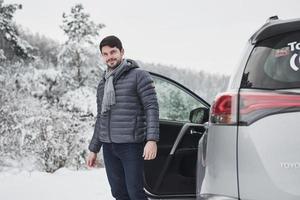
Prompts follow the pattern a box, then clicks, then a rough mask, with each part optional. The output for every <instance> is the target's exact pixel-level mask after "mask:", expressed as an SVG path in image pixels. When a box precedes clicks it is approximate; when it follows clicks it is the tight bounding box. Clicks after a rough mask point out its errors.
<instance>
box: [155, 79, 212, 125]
mask: <svg viewBox="0 0 300 200" xmlns="http://www.w3.org/2000/svg"><path fill="white" fill-rule="evenodd" d="M153 80H154V84H155V89H156V93H157V98H158V104H159V116H160V119H162V120H170V121H182V122H189V115H190V111H192V110H193V109H195V108H199V107H207V106H205V105H204V104H203V103H201V102H200V101H199V100H198V99H196V98H195V97H194V96H193V95H192V94H189V93H188V92H187V91H185V90H184V89H183V88H179V87H178V86H177V85H175V84H173V83H172V82H169V81H167V80H165V79H162V78H160V77H156V76H155V77H153Z"/></svg>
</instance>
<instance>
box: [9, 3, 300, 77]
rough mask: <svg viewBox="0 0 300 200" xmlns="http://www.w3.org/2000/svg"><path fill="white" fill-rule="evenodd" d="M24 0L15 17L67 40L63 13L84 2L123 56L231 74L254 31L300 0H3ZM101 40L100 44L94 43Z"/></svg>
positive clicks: (295, 12)
mask: <svg viewBox="0 0 300 200" xmlns="http://www.w3.org/2000/svg"><path fill="white" fill-rule="evenodd" d="M6 3H20V4H22V5H23V9H22V10H18V11H17V13H16V15H15V21H16V22H17V23H18V24H21V25H22V26H24V27H26V28H28V29H29V30H31V31H32V32H33V33H36V32H38V33H40V34H43V35H45V36H48V37H50V38H52V39H55V40H58V41H60V42H64V41H65V40H66V37H65V36H64V34H63V31H62V30H61V29H60V27H59V26H60V25H61V24H62V13H63V12H67V13H69V12H70V9H71V7H72V6H74V5H75V4H76V3H81V4H82V5H83V6H84V9H85V11H86V12H88V13H89V14H90V15H91V19H92V20H93V21H94V22H96V23H103V24H105V25H106V27H105V28H104V29H102V30H101V32H100V37H99V42H100V41H101V39H102V38H103V37H105V36H108V35H116V36H118V37H119V38H120V39H121V40H122V42H123V46H124V49H125V56H126V57H127V58H131V59H137V60H140V61H143V62H148V63H156V64H158V63H160V64H164V65H172V66H175V67H178V68H186V69H191V70H195V71H200V70H204V71H207V72H211V73H219V74H227V75H230V74H232V73H233V72H234V69H235V68H236V66H237V64H238V61H239V60H240V57H241V55H242V52H243V49H244V47H245V45H246V43H247V41H248V39H249V38H250V36H251V35H252V34H253V33H254V32H255V31H256V30H257V29H258V28H259V27H261V26H262V25H263V24H264V23H265V22H266V20H267V19H268V18H269V17H270V16H273V15H278V16H279V18H281V19H290V18H299V16H300V14H299V7H300V1H299V0H285V1H282V0H247V1H246V0H226V1H222V0H209V1H203V0H147V1H146V0H110V1H109V0H77V1H76V0H51V1H50V0H48V1H41V0H4V4H6ZM95 45H97V46H98V44H95Z"/></svg>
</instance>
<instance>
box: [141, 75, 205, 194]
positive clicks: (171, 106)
mask: <svg viewBox="0 0 300 200" xmlns="http://www.w3.org/2000/svg"><path fill="white" fill-rule="evenodd" d="M151 75H152V78H153V80H154V84H155V88H156V92H157V98H158V103H159V115H160V141H159V142H158V143H157V145H158V154H157V157H156V158H155V159H154V160H150V161H145V163H144V164H145V167H144V183H145V185H144V188H145V191H146V194H147V195H148V197H149V198H151V199H174V198H180V199H195V197H196V170H197V168H196V164H197V150H198V143H199V140H200V139H201V137H202V135H203V134H204V132H205V127H204V125H203V122H206V121H208V110H209V104H208V103H207V102H206V101H204V100H203V99H202V98H200V97H198V96H197V95H196V94H195V93H193V92H192V91H190V90H189V89H187V88H185V87H184V86H182V85H180V84H179V83H177V82H175V81H173V80H171V79H169V78H166V77H164V76H161V75H158V74H155V73H151ZM197 110H201V111H206V112H198V113H197V112H195V111H197ZM191 113H192V115H191ZM197 114H200V115H203V116H202V118H201V120H202V121H201V122H199V121H195V120H193V119H192V117H195V116H196V118H197Z"/></svg>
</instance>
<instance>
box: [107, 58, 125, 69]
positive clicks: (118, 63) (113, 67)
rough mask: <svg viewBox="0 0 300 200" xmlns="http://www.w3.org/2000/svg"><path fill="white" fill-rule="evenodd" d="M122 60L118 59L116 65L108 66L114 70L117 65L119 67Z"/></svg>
mask: <svg viewBox="0 0 300 200" xmlns="http://www.w3.org/2000/svg"><path fill="white" fill-rule="evenodd" d="M121 62H122V60H119V61H117V63H116V64H115V65H109V64H107V66H108V68H109V69H111V70H114V69H115V68H116V67H118V66H119V65H120V64H121Z"/></svg>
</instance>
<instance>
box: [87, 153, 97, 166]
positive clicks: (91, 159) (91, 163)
mask: <svg viewBox="0 0 300 200" xmlns="http://www.w3.org/2000/svg"><path fill="white" fill-rule="evenodd" d="M96 159H97V154H96V153H94V152H90V153H89V155H88V158H87V165H88V167H95V163H96Z"/></svg>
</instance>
